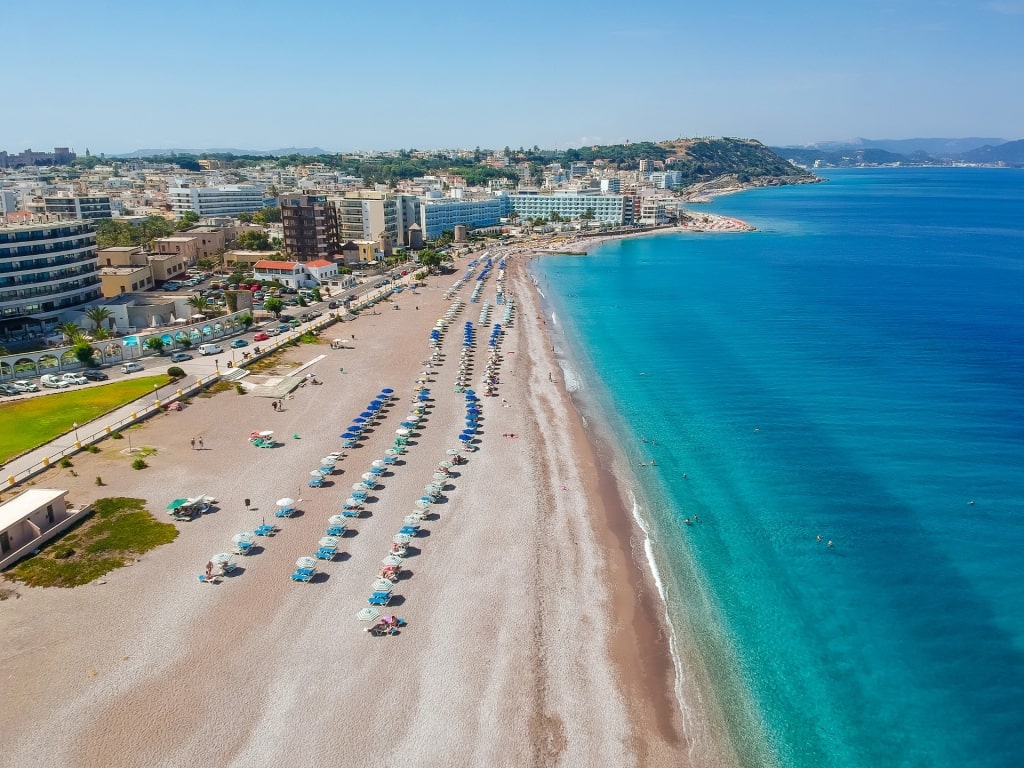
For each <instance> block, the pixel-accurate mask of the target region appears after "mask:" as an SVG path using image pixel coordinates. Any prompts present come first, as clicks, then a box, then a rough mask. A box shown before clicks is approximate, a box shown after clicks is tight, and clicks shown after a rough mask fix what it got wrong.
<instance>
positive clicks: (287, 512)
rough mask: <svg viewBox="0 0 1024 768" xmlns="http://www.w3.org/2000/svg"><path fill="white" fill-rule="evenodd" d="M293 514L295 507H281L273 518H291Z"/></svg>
mask: <svg viewBox="0 0 1024 768" xmlns="http://www.w3.org/2000/svg"><path fill="white" fill-rule="evenodd" d="M294 514H295V507H281V508H280V509H279V510H277V512H275V513H274V517H291V516H292V515H294Z"/></svg>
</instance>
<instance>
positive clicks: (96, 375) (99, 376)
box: [82, 368, 110, 381]
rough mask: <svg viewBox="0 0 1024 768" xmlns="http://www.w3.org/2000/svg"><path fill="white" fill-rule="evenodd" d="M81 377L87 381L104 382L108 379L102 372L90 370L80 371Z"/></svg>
mask: <svg viewBox="0 0 1024 768" xmlns="http://www.w3.org/2000/svg"><path fill="white" fill-rule="evenodd" d="M82 376H84V377H85V378H86V379H88V380H89V381H106V380H107V379H109V378H110V377H109V376H107V374H105V373H104V372H103V371H97V370H93V369H92V368H89V369H87V370H84V371H82Z"/></svg>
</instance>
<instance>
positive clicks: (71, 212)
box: [43, 195, 112, 221]
mask: <svg viewBox="0 0 1024 768" xmlns="http://www.w3.org/2000/svg"><path fill="white" fill-rule="evenodd" d="M43 206H44V208H45V211H46V213H50V214H56V215H58V216H60V217H61V218H67V219H83V220H86V221H91V220H92V219H109V218H112V214H111V211H110V198H109V197H107V196H106V195H102V196H94V197H85V196H82V195H57V196H55V197H44V198H43Z"/></svg>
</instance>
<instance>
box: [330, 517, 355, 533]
mask: <svg viewBox="0 0 1024 768" xmlns="http://www.w3.org/2000/svg"><path fill="white" fill-rule="evenodd" d="M357 514H358V513H357ZM346 516H347V515H346ZM326 535H327V536H344V535H345V526H344V525H331V526H328V527H327V534H326Z"/></svg>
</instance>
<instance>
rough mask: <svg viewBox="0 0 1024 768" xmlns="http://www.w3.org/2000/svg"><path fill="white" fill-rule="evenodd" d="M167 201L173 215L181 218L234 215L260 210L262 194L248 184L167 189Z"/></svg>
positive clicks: (257, 188) (258, 189) (259, 190)
mask: <svg viewBox="0 0 1024 768" xmlns="http://www.w3.org/2000/svg"><path fill="white" fill-rule="evenodd" d="M167 199H168V201H169V202H170V204H171V209H172V210H173V211H174V215H175V216H177V217H178V218H181V216H183V215H184V214H185V213H187V212H188V211H195V212H196V213H198V214H199V215H200V216H237V215H238V214H240V213H243V212H246V211H248V212H250V213H251V212H253V211H258V210H260V209H261V208H262V207H263V192H262V190H261V189H260V188H259V187H255V186H253V185H251V184H232V185H228V186H223V187H171V188H169V189H168V190H167Z"/></svg>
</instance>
